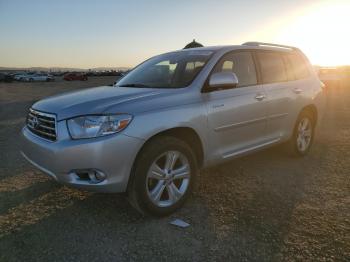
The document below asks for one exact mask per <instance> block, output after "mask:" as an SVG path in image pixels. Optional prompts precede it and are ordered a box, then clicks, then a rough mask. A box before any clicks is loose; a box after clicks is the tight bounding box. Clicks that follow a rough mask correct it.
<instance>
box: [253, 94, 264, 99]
mask: <svg viewBox="0 0 350 262" xmlns="http://www.w3.org/2000/svg"><path fill="white" fill-rule="evenodd" d="M264 98H265V96H264V95H263V94H257V95H256V97H255V99H256V100H258V101H261V100H263V99H264Z"/></svg>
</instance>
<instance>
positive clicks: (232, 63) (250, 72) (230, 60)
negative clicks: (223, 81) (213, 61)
mask: <svg viewBox="0 0 350 262" xmlns="http://www.w3.org/2000/svg"><path fill="white" fill-rule="evenodd" d="M223 71H229V72H233V73H235V74H236V76H237V78H238V86H237V87H243V86H251V85H256V84H257V76H256V70H255V64H254V60H253V57H252V54H251V53H250V52H234V53H229V54H226V55H224V56H223V57H222V58H221V60H220V61H219V63H218V64H217V65H216V67H215V69H214V73H217V72H223Z"/></svg>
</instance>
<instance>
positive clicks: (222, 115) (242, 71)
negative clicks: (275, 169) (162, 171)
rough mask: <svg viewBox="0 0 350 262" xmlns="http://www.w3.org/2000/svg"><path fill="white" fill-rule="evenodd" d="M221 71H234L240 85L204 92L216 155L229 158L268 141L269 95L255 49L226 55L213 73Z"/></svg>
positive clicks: (213, 148)
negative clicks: (260, 80) (260, 81)
mask: <svg viewBox="0 0 350 262" xmlns="http://www.w3.org/2000/svg"><path fill="white" fill-rule="evenodd" d="M220 71H232V72H234V73H235V74H236V75H237V78H238V82H239V84H238V86H237V87H236V88H233V89H224V90H218V91H214V92H210V93H207V94H204V95H205V96H206V97H205V99H206V102H207V103H206V106H207V110H208V124H209V128H210V131H211V134H212V136H211V137H212V138H213V139H211V141H210V142H211V144H212V150H213V154H214V155H220V156H221V157H223V158H229V157H231V156H234V155H237V154H240V153H243V152H244V151H248V150H249V149H252V148H254V147H259V146H260V145H262V144H263V143H264V142H266V101H265V99H264V98H265V96H266V95H265V93H264V90H263V89H262V87H261V86H260V85H259V84H258V81H257V74H256V66H255V62H254V58H253V55H252V53H251V52H249V51H235V52H232V53H229V54H226V55H224V56H223V58H222V59H221V60H220V61H219V63H218V64H217V65H216V67H215V68H214V70H213V72H212V73H216V72H220Z"/></svg>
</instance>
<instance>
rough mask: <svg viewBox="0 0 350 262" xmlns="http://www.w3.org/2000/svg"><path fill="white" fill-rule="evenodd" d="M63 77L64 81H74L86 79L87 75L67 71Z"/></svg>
mask: <svg viewBox="0 0 350 262" xmlns="http://www.w3.org/2000/svg"><path fill="white" fill-rule="evenodd" d="M63 79H64V80H66V81H74V80H80V81H86V80H88V77H87V75H86V74H81V73H68V74H65V75H64V77H63Z"/></svg>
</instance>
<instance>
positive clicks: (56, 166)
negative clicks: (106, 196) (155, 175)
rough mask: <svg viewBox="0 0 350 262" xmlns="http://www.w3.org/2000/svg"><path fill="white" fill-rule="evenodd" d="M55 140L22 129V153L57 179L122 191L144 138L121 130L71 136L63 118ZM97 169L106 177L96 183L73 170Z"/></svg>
mask: <svg viewBox="0 0 350 262" xmlns="http://www.w3.org/2000/svg"><path fill="white" fill-rule="evenodd" d="M57 125H58V126H57V127H58V140H57V141H56V142H50V141H46V140H44V139H43V138H41V137H38V136H36V135H35V134H33V133H32V132H31V131H30V130H29V129H28V128H27V127H24V128H23V129H22V135H21V139H22V150H21V154H22V155H23V156H24V158H25V159H27V160H28V161H29V162H30V163H31V164H32V165H34V166H35V167H37V168H38V169H40V170H42V171H43V172H45V173H46V174H48V175H49V176H51V177H53V178H54V179H55V180H57V181H58V182H60V183H63V184H66V185H69V186H73V187H77V188H81V189H86V190H90V191H97V192H125V191H126V189H127V184H128V180H129V176H130V172H131V168H132V165H133V163H134V160H135V157H136V154H137V152H138V151H139V149H140V148H141V146H142V144H143V140H141V139H138V138H134V137H129V136H126V135H123V134H116V135H111V136H105V137H99V138H92V139H81V140H72V139H70V137H69V134H68V131H67V127H66V125H65V122H64V121H61V122H58V123H57ZM86 169H96V170H100V171H102V172H103V173H104V174H106V176H107V177H106V179H105V180H103V181H102V182H99V183H96V182H92V181H87V180H83V179H81V178H80V177H79V176H77V174H76V173H74V172H72V171H74V170H86Z"/></svg>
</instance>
